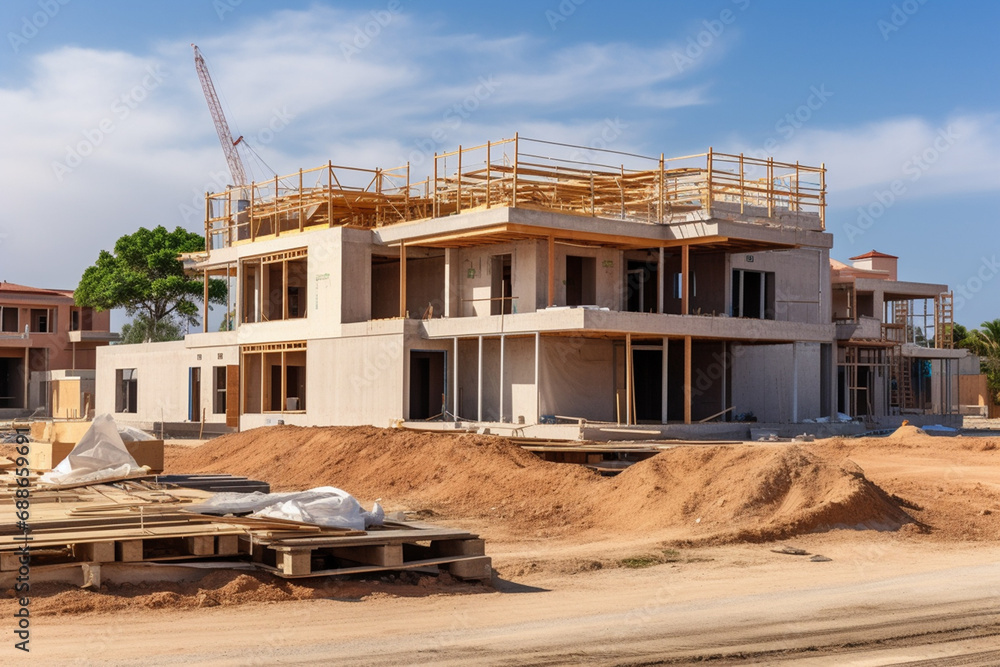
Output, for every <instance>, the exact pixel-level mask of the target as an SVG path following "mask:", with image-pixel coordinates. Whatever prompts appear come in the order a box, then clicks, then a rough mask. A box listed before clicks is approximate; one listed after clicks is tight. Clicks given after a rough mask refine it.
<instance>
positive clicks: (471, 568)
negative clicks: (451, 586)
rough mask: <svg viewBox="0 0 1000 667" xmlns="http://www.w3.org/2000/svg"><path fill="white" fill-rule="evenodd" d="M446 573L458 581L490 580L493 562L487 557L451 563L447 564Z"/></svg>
mask: <svg viewBox="0 0 1000 667" xmlns="http://www.w3.org/2000/svg"><path fill="white" fill-rule="evenodd" d="M448 573H449V574H451V575H452V576H453V577H458V578H459V579H491V578H492V577H493V561H492V559H491V558H490V557H489V556H481V557H479V558H468V559H464V560H459V561H453V562H451V563H448Z"/></svg>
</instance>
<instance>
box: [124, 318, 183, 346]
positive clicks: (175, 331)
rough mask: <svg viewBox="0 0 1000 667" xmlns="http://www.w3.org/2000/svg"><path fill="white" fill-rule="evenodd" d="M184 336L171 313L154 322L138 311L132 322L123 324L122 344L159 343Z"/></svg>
mask: <svg viewBox="0 0 1000 667" xmlns="http://www.w3.org/2000/svg"><path fill="white" fill-rule="evenodd" d="M183 337H184V334H183V332H182V331H181V325H180V324H178V323H177V322H175V321H174V319H173V318H172V317H170V316H169V315H168V316H167V317H164V318H163V319H162V320H160V321H159V322H153V321H152V320H150V319H149V316H148V315H146V314H145V313H137V314H136V316H135V317H133V318H132V321H131V322H126V323H125V324H123V325H122V340H121V342H122V344H123V345H131V344H133V343H159V342H161V341H166V340H180V339H182V338H183Z"/></svg>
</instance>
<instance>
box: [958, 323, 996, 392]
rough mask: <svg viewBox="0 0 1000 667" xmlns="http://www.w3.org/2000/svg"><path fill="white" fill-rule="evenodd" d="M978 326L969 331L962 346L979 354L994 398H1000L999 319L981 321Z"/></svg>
mask: <svg viewBox="0 0 1000 667" xmlns="http://www.w3.org/2000/svg"><path fill="white" fill-rule="evenodd" d="M980 327H982V328H981V329H973V330H972V331H970V332H969V334H968V336H966V337H965V340H963V341H962V347H965V348H967V349H969V350H970V351H972V353H973V354H977V355H979V359H980V363H981V364H982V370H983V372H984V373H985V374H986V376H987V378H988V382H989V388H990V391H991V392H992V393H993V395H994V398H995V399H1000V319H996V320H992V321H990V322H983V323H982V324H981V325H980Z"/></svg>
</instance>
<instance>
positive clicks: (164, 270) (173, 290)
mask: <svg viewBox="0 0 1000 667" xmlns="http://www.w3.org/2000/svg"><path fill="white" fill-rule="evenodd" d="M204 249H205V238H204V237H203V236H201V235H199V234H195V233H193V232H189V231H187V230H186V229H184V228H182V227H177V228H176V229H175V230H174V231H172V232H171V231H167V229H166V228H165V227H162V226H160V227H156V228H155V229H146V228H145V227H140V228H139V230H138V231H136V232H135V233H133V234H127V235H125V236H122V237H121V238H120V239H118V241H117V242H115V248H114V252H108V251H107V250H102V251H101V253H100V255H99V256H98V257H97V262H96V263H95V264H94V265H93V266H90V267H88V268H87V270H86V271H84V272H83V277H82V278H81V279H80V284H79V285H77V287H76V291H75V292H74V294H73V296H74V299H75V300H76V304H77V305H78V306H90V307H92V308H94V309H96V310H110V309H112V308H124V309H125V312H126V313H127V314H128V316H129V317H133V318H136V321H135V322H133V325H132V327H130V330H129V334H130V336H133V337H134V336H135V335H136V333H135V332H136V330H137V329H138V330H139V331H141V332H144V337H143V340H144V341H145V342H149V341H152V340H156V339H157V338H156V336H157V335H159V334H165V333H167V332H168V331H167V330H168V328H169V327H167V326H166V323H172V324H174V325H175V326H177V327H180V326H183V325H184V324H197V322H198V311H199V308H198V303H197V302H200V301H201V300H202V298H203V289H204V286H203V283H202V281H201V280H199V279H197V278H192V277H189V276H187V275H185V273H184V265H183V264H182V263H181V261H180V260H179V259H178V255H179V254H180V253H183V252H200V251H203V250H204ZM208 302H209V303H210V304H213V303H214V304H225V303H226V283H225V282H224V281H222V280H215V279H213V280H210V281H209V284H208ZM158 332H159V334H158ZM124 333H125V332H124V331H123V334H124ZM178 335H179V329H178Z"/></svg>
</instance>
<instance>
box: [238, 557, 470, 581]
mask: <svg viewBox="0 0 1000 667" xmlns="http://www.w3.org/2000/svg"><path fill="white" fill-rule="evenodd" d="M480 558H481V556H464V557H460V558H427V559H422V560H411V561H408V562H405V563H403V564H402V565H394V566H392V567H381V566H379V565H358V566H357V567H339V568H333V569H329V570H314V571H312V572H309V573H307V574H298V575H289V574H285V573H284V571H283V570H282V569H281V568H279V567H272V566H270V565H265V564H262V563H258V564H257V567H258V568H260V569H262V570H266V571H268V572H273V573H274V574H276V575H277V576H279V577H281V578H282V579H295V578H300V577H327V576H330V575H335V574H365V573H366V572H384V571H386V570H413V569H417V568H421V567H431V566H434V565H439V566H440V565H448V564H451V563H459V562H461V561H463V560H478V559H480Z"/></svg>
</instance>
